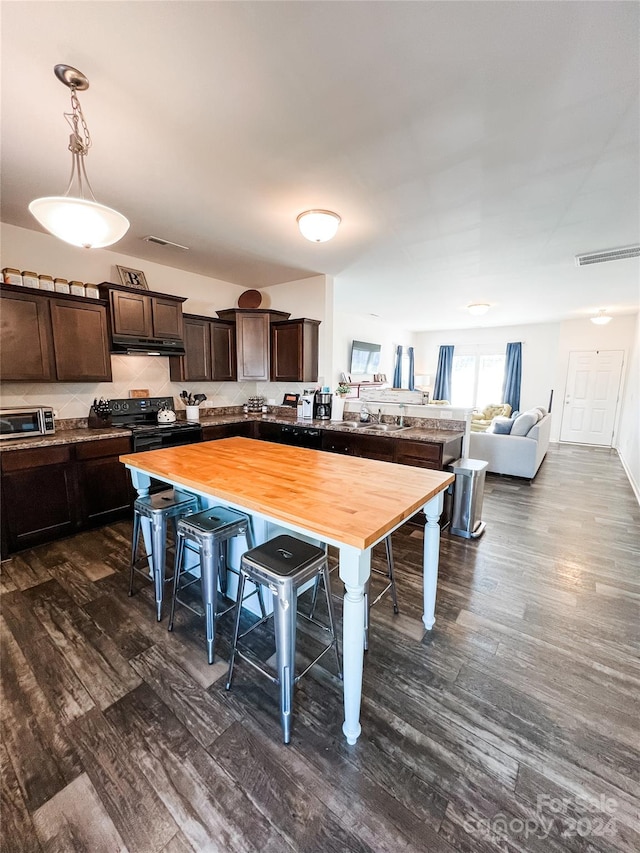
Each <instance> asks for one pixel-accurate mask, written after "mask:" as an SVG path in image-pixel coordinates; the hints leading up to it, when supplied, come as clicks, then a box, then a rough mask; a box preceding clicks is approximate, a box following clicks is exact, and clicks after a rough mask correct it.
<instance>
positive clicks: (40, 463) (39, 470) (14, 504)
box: [2, 446, 78, 551]
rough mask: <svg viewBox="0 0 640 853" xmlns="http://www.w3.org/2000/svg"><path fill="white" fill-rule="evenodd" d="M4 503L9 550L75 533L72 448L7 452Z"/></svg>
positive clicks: (75, 517)
mask: <svg viewBox="0 0 640 853" xmlns="http://www.w3.org/2000/svg"><path fill="white" fill-rule="evenodd" d="M2 503H3V514H4V523H5V526H6V528H5V529H6V538H7V547H8V550H9V551H19V550H21V549H22V548H29V547H31V546H32V545H39V544H41V543H42V542H48V541H50V540H51V539H57V538H58V537H60V536H65V535H68V534H70V533H72V532H73V531H74V530H75V529H76V527H77V523H78V513H77V500H76V480H75V469H74V466H73V462H72V448H71V447H70V446H68V447H66V446H65V447H51V448H34V449H33V450H16V451H13V452H11V453H3V454H2Z"/></svg>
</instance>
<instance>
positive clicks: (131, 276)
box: [116, 264, 149, 290]
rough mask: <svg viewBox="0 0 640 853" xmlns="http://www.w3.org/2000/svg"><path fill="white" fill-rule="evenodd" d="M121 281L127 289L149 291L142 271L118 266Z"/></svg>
mask: <svg viewBox="0 0 640 853" xmlns="http://www.w3.org/2000/svg"><path fill="white" fill-rule="evenodd" d="M116 269H117V270H118V275H119V276H120V281H121V282H122V284H123V285H124V286H125V287H132V288H134V289H135V290H149V285H148V284H147V279H146V276H145V274H144V273H143V272H142V270H133V269H130V267H121V266H119V265H118V264H116Z"/></svg>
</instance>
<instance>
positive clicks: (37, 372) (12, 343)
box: [0, 285, 56, 382]
mask: <svg viewBox="0 0 640 853" xmlns="http://www.w3.org/2000/svg"><path fill="white" fill-rule="evenodd" d="M0 296H1V297H2V306H1V310H0V330H1V332H2V335H1V337H2V359H1V360H0V378H1V379H2V380H17V381H24V382H51V381H53V380H55V378H56V376H55V367H54V364H53V335H52V331H51V315H50V313H49V300H48V299H47V298H46V297H45V296H42V295H40V294H39V293H34V291H32V290H30V291H28V290H25V291H22V290H19V289H18V288H16V287H10V286H8V285H5V286H3V287H2V289H1V290H0Z"/></svg>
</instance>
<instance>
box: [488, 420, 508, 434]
mask: <svg viewBox="0 0 640 853" xmlns="http://www.w3.org/2000/svg"><path fill="white" fill-rule="evenodd" d="M513 424H514V421H513V420H512V419H511V418H494V419H493V422H492V423H491V426H490V427H489V429H488V430H487V432H492V433H494V435H509V434H510V433H511V428H512V427H513Z"/></svg>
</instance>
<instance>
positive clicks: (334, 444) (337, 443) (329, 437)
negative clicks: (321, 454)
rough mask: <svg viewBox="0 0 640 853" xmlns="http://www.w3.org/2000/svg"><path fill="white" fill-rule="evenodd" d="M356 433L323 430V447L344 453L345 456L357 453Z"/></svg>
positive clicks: (330, 450) (331, 451)
mask: <svg viewBox="0 0 640 853" xmlns="http://www.w3.org/2000/svg"><path fill="white" fill-rule="evenodd" d="M355 438H356V436H355V435H352V434H351V433H347V432H338V431H337V430H336V431H335V432H332V431H331V430H328V429H327V430H322V449H323V450H328V451H329V452H330V453H343V454H345V456H354V455H355V444H356V442H355Z"/></svg>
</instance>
